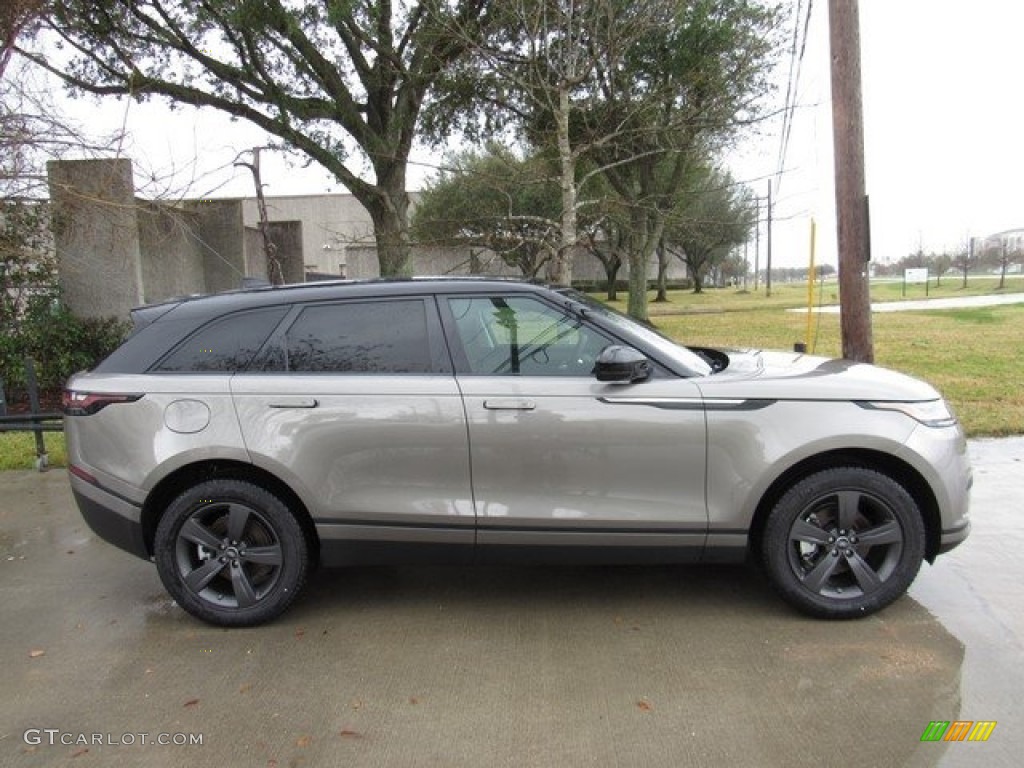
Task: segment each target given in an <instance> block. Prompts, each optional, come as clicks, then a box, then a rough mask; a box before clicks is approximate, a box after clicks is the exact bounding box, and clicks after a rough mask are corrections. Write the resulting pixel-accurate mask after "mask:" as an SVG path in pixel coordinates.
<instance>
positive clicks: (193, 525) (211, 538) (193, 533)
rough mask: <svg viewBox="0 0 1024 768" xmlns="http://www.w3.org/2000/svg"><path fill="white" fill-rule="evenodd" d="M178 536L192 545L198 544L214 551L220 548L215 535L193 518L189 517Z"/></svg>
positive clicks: (218, 540)
mask: <svg viewBox="0 0 1024 768" xmlns="http://www.w3.org/2000/svg"><path fill="white" fill-rule="evenodd" d="M178 535H179V536H180V537H181V538H183V539H185V540H186V541H191V542H192V543H193V544H199V545H200V546H203V547H208V548H210V549H214V550H216V549H219V548H220V539H218V538H217V536H216V534H214V533H213V531H211V530H210V529H209V528H207V527H206V526H205V525H203V524H202V523H200V522H199V521H198V520H196V519H195V518H194V517H190V518H189V519H188V520H187V521H186V523H185V524H184V525H183V526H181V533H179V534H178Z"/></svg>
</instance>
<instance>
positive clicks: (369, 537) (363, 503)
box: [232, 297, 474, 563]
mask: <svg viewBox="0 0 1024 768" xmlns="http://www.w3.org/2000/svg"><path fill="white" fill-rule="evenodd" d="M253 369H255V370H253ZM232 391H233V394H234V398H235V402H236V404H237V409H238V417H239V421H240V423H241V426H242V433H243V436H244V438H245V443H246V446H247V448H248V450H249V452H250V453H251V455H252V460H253V461H254V462H255V463H256V464H258V465H260V466H263V467H266V468H267V469H269V470H270V471H271V472H272V473H274V474H275V475H277V476H278V477H281V478H282V479H283V480H285V482H288V483H289V484H290V485H291V486H292V487H293V488H294V489H295V490H296V492H298V493H299V494H300V496H302V498H303V499H304V500H305V501H306V503H307V504H308V505H309V506H310V511H311V513H312V515H313V517H314V520H315V523H316V527H317V531H318V533H319V535H320V538H321V540H322V543H323V549H324V555H325V559H327V560H328V561H336V562H338V563H351V562H361V561H374V560H377V559H380V558H381V556H383V555H384V554H385V550H386V549H388V548H389V547H393V546H394V545H403V544H408V543H416V544H426V545H429V544H436V545H438V546H440V547H443V548H445V549H446V550H448V549H451V548H452V547H454V548H455V550H459V549H460V548H461V549H464V550H465V553H464V554H465V556H466V557H467V558H468V557H470V556H471V551H472V544H473V539H474V509H473V504H472V501H471V491H470V480H469V455H468V447H467V436H466V419H465V412H464V410H463V405H462V400H461V397H460V394H459V390H458V387H457V385H456V381H455V378H454V375H453V372H452V367H451V363H450V358H449V357H448V354H447V350H446V349H445V348H444V343H443V338H442V335H441V331H440V324H439V320H438V316H437V308H436V303H435V301H434V299H433V298H432V297H398V298H393V299H372V300H371V299H359V300H351V301H336V302H329V303H319V304H308V305H304V306H299V307H296V308H294V309H293V310H292V312H291V313H290V314H289V317H288V318H286V321H285V322H284V323H283V324H282V327H281V328H280V329H279V330H278V331H277V333H276V334H275V335H274V337H272V339H271V341H270V342H269V343H268V346H267V348H266V349H265V350H264V351H263V352H262V353H261V355H260V357H259V358H258V360H257V361H256V362H255V363H254V365H252V366H250V371H249V372H248V373H245V374H239V375H237V376H235V377H234V379H233V381H232ZM378 545H379V546H378ZM422 549H424V550H426V549H429V547H428V548H422ZM451 554H452V553H451V552H448V553H447V554H446V556H448V555H451ZM456 554H457V553H456Z"/></svg>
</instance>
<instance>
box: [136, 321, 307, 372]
mask: <svg viewBox="0 0 1024 768" xmlns="http://www.w3.org/2000/svg"><path fill="white" fill-rule="evenodd" d="M287 311H288V308H287V307H271V308H268V309H260V310H253V311H249V312H236V313H234V314H231V315H227V316H225V317H222V318H219V319H217V320H214V321H213V322H210V323H207V324H206V325H204V326H203V327H202V328H200V329H199V330H198V331H196V332H195V333H193V334H192V335H191V336H189V337H188V338H187V339H185V340H184V341H183V342H181V343H180V344H179V345H178V346H177V347H175V348H174V349H173V350H171V352H170V354H168V355H167V356H166V357H165V358H163V359H162V360H160V361H159V362H158V363H157V364H156V365H155V366H153V368H152V369H151V370H152V371H153V372H155V373H234V372H236V371H244V370H245V369H246V367H247V366H248V365H249V363H250V361H251V360H252V359H253V357H255V355H256V353H257V352H259V350H260V347H262V346H263V344H264V342H266V340H267V337H268V336H270V334H271V333H272V332H273V330H274V328H276V327H277V325H278V323H280V322H281V320H282V319H283V318H284V316H285V313H286V312H287Z"/></svg>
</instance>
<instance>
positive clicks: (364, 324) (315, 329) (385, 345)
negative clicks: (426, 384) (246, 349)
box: [267, 299, 432, 373]
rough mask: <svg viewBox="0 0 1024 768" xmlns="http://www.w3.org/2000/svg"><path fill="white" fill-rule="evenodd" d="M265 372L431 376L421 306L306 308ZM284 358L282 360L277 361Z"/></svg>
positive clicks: (373, 304) (414, 303) (383, 304)
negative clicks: (281, 350) (425, 374)
mask: <svg viewBox="0 0 1024 768" xmlns="http://www.w3.org/2000/svg"><path fill="white" fill-rule="evenodd" d="M283 351H284V354H283V355H275V356H273V358H272V359H271V360H269V361H268V365H267V370H286V371H309V372H315V373H320V372H330V373H430V372H431V369H432V366H431V358H430V341H429V338H428V334H427V317H426V310H425V308H424V306H423V302H422V300H419V299H415V300H400V301H377V302H346V303H343V304H323V305H317V306H313V307H307V308H306V309H304V310H302V312H301V313H299V316H298V317H297V318H296V320H295V322H294V323H293V324H292V326H291V327H290V328H289V329H288V331H287V332H286V334H285V338H284V350H283ZM281 358H283V360H282V359H281Z"/></svg>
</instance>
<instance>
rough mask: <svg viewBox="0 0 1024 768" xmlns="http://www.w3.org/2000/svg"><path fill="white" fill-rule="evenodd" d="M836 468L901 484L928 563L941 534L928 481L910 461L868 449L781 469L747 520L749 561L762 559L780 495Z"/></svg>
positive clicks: (818, 456) (822, 456)
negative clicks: (917, 515) (919, 523)
mask: <svg viewBox="0 0 1024 768" xmlns="http://www.w3.org/2000/svg"><path fill="white" fill-rule="evenodd" d="M837 467H860V468H863V469H871V470H874V471H876V472H879V473H881V474H883V475H886V476H888V477H890V478H891V479H893V480H895V481H896V482H897V483H899V484H900V485H902V486H903V487H904V488H905V489H906V490H907V492H908V493H909V494H910V495H911V497H912V498H913V499H914V502H915V503H916V504H917V507H918V509H920V510H921V517H922V519H923V522H924V530H925V559H926V560H927V561H928V562H929V563H931V562H933V561H934V560H935V557H936V555H938V553H939V545H940V540H941V537H942V523H941V517H940V514H939V505H938V501H937V500H936V498H935V494H934V493H933V491H932V489H931V488H930V487H929V485H928V482H927V481H926V480H925V479H924V477H923V476H922V475H921V473H920V472H918V471H917V469H915V468H914V467H913V466H912V465H911V464H908V463H907V462H906V461H903V460H902V459H900V458H898V457H896V456H893V455H892V454H890V453H885V452H883V451H876V450H871V449H859V448H847V449H841V450H835V451H826V452H824V453H819V454H816V455H814V456H810V457H808V458H806V459H803V460H802V461H800V462H797V463H796V464H794V465H793V466H791V467H789V468H788V469H787V470H786V471H785V472H783V473H782V474H781V475H779V477H777V478H776V479H775V481H774V482H773V483H772V484H771V485H770V486H769V487H768V490H766V491H765V492H764V494H763V495H762V496H761V499H760V501H759V502H758V505H757V508H756V510H755V511H754V516H753V518H752V520H751V523H750V533H749V536H748V539H747V540H748V542H749V544H748V547H747V549H748V557H749V558H750V559H751V561H752V562H761V555H762V552H761V543H762V541H763V539H764V529H765V525H766V523H767V521H768V516H769V514H770V513H771V511H772V509H774V508H775V505H776V504H777V503H778V502H779V499H781V498H782V496H783V494H785V492H786V491H787V490H788V489H789V488H791V487H792V486H793V485H794V484H795V483H798V482H800V481H801V480H803V479H804V478H805V477H809V476H810V475H813V474H815V473H816V472H820V471H822V470H826V469H835V468H837Z"/></svg>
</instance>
